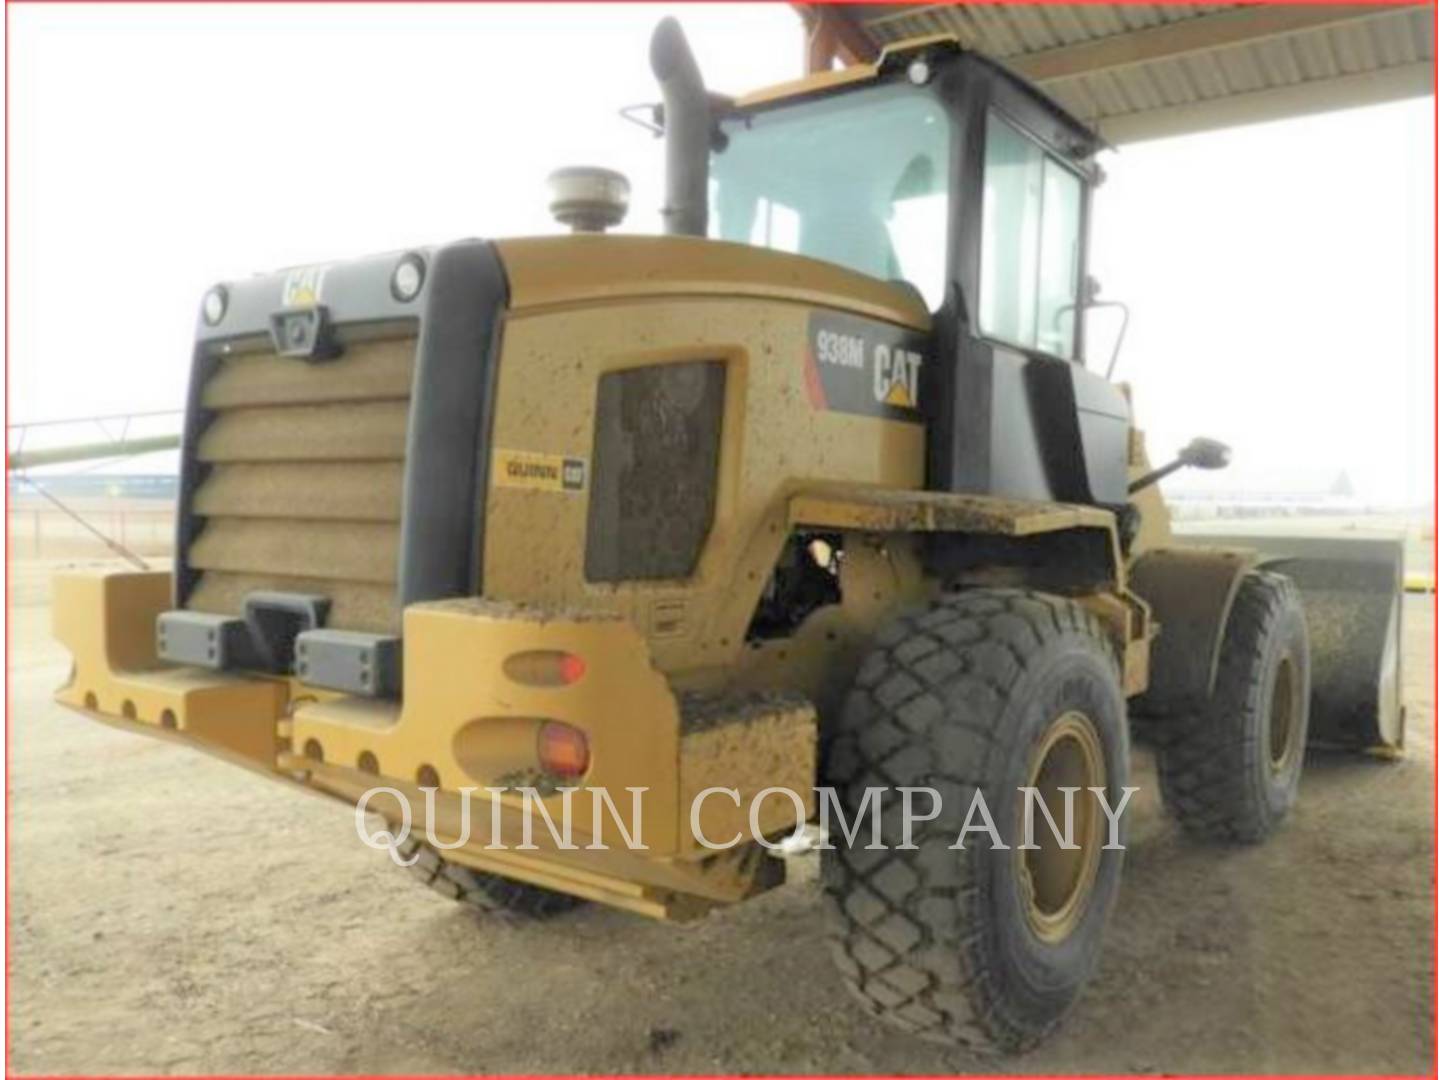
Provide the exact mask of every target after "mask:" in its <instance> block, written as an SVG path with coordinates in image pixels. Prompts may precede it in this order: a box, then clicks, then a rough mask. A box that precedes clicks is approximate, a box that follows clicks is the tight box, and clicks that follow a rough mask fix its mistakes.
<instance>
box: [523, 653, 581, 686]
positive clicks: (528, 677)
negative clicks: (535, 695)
mask: <svg viewBox="0 0 1440 1080" xmlns="http://www.w3.org/2000/svg"><path fill="white" fill-rule="evenodd" d="M505 674H506V675H507V676H508V677H509V678H511V679H514V680H515V681H516V682H518V683H520V685H522V686H570V685H571V684H573V683H577V682H579V681H580V680H581V679H583V678H584V677H585V661H584V660H582V659H581V658H580V657H578V656H576V655H575V654H574V653H568V652H561V651H560V650H558V649H531V650H530V651H528V652H521V653H515V654H513V655H511V656H507V657H506V658H505Z"/></svg>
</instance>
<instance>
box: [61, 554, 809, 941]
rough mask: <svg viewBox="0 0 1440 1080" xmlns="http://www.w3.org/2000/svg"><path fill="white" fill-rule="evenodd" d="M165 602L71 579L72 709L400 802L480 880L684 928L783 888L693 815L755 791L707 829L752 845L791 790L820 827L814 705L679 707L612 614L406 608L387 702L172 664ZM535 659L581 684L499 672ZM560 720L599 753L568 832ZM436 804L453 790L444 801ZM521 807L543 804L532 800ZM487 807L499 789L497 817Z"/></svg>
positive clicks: (138, 590)
mask: <svg viewBox="0 0 1440 1080" xmlns="http://www.w3.org/2000/svg"><path fill="white" fill-rule="evenodd" d="M169 604H170V575H169V574H168V573H163V572H156V573H120V572H109V573H74V574H64V575H60V576H59V577H57V579H56V581H55V633H56V636H57V637H58V638H59V639H60V641H61V642H62V643H63V644H64V645H65V646H66V647H67V648H68V649H69V650H70V652H71V654H72V657H73V659H74V668H73V672H72V675H71V678H70V680H69V681H68V682H67V683H66V685H65V686H63V687H62V688H61V689H60V690H59V691H58V692H57V694H56V699H57V700H58V701H59V702H60V703H62V704H64V705H67V706H69V707H71V708H73V709H76V710H77V711H80V712H83V713H86V714H87V715H90V716H92V717H95V718H97V719H100V720H103V721H105V722H107V723H111V724H114V725H117V726H121V727H124V728H127V729H130V730H134V731H138V732H145V733H149V734H156V735H160V736H163V737H168V738H171V739H175V740H179V741H181V742H184V743H187V744H189V745H191V746H194V747H195V748H197V749H201V750H204V751H206V752H208V753H212V754H216V755H218V756H221V757H223V758H226V759H227V760H231V761H234V762H236V763H238V764H243V765H246V766H249V767H252V768H255V769H258V770H260V771H263V772H265V773H267V774H269V775H271V776H273V777H275V778H277V779H283V780H287V781H290V782H295V783H299V784H302V785H305V786H307V787H311V788H313V789H316V790H318V791H321V792H324V793H326V794H329V795H331V796H333V797H335V798H337V799H340V800H342V801H344V802H347V803H351V804H354V803H357V802H359V801H361V800H362V799H363V798H365V796H366V793H367V792H369V791H372V790H373V789H377V788H385V789H389V790H388V792H387V793H385V794H383V795H381V796H379V797H378V798H377V797H372V798H371V800H370V801H369V804H368V806H369V809H370V810H373V811H376V812H379V813H380V814H382V815H383V816H384V817H386V818H387V819H389V820H390V821H391V822H392V823H394V824H399V823H401V822H402V821H403V819H404V814H403V812H402V810H401V808H400V804H399V800H401V799H403V800H405V802H407V803H408V806H409V812H410V824H411V828H412V829H414V830H417V831H420V830H425V829H427V828H428V829H429V830H430V831H431V834H432V836H433V838H434V839H435V840H437V841H439V842H440V843H442V844H445V845H447V846H448V845H450V844H456V845H457V846H455V847H454V848H453V849H449V850H447V851H446V852H445V854H446V857H447V858H449V859H452V860H454V861H456V862H460V863H463V864H466V865H470V866H473V867H475V868H477V869H482V870H487V871H491V872H494V873H499V874H503V875H506V876H509V877H514V878H517V879H519V880H524V881H528V882H530V883H532V884H538V885H543V886H545V887H548V888H553V889H558V890H561V891H565V892H570V893H574V894H577V895H581V896H585V897H587V898H589V899H594V900H600V901H603V902H606V903H610V904H613V905H615V906H619V907H625V908H629V909H631V910H635V911H640V912H642V913H645V914H650V915H657V916H675V915H684V914H687V913H690V912H692V911H697V910H703V908H704V907H706V906H708V905H711V904H715V903H725V902H732V901H735V900H739V899H741V898H743V897H745V896H748V895H750V894H751V893H753V892H755V891H757V890H759V889H761V888H764V887H767V886H768V885H771V884H774V883H776V882H777V881H778V876H777V873H776V871H777V870H778V868H779V865H778V864H777V863H776V862H775V861H774V860H770V859H761V858H758V855H759V854H760V852H759V851H758V850H757V848H756V845H755V844H753V843H751V842H748V841H747V842H744V843H741V844H739V845H737V846H735V847H733V848H730V849H728V850H724V851H715V850H712V849H709V848H706V847H705V846H703V845H702V844H701V842H700V840H699V839H698V838H697V837H696V835H695V833H694V830H693V829H692V806H693V805H694V804H695V801H696V798H697V796H699V795H700V794H701V793H702V792H704V791H705V790H706V789H709V788H715V787H721V788H734V789H736V790H737V791H738V792H739V795H740V798H739V805H738V806H737V805H736V804H735V802H732V801H731V800H730V799H728V798H708V799H705V800H703V802H701V804H700V805H701V810H700V813H699V816H698V818H697V819H696V820H695V821H694V824H696V825H698V826H699V829H700V830H701V832H702V833H703V835H704V836H705V837H707V838H709V839H711V840H712V841H714V842H720V843H723V842H726V841H728V840H729V839H731V838H732V837H734V836H735V835H737V834H745V835H747V836H748V835H749V834H750V833H751V829H750V824H749V820H748V818H749V809H750V804H751V800H752V798H753V796H754V795H755V794H756V793H758V792H760V791H761V790H763V789H764V788H767V787H784V788H789V789H791V790H793V791H795V792H797V793H798V794H799V795H800V796H801V800H802V803H803V805H804V808H805V810H806V813H807V816H808V815H809V814H810V813H813V811H814V790H813V785H814V776H815V737H816V723H815V714H814V710H813V708H812V707H811V706H810V705H809V704H808V703H807V702H804V701H802V700H797V699H793V698H792V699H783V698H746V699H739V700H735V701H715V700H705V701H690V700H689V699H687V700H686V702H685V703H683V704H682V702H681V701H680V699H678V698H677V696H676V694H675V693H674V692H673V691H672V690H671V688H670V685H669V683H668V681H667V680H666V679H665V677H664V676H663V675H661V674H660V673H659V672H658V671H656V670H655V668H654V667H653V666H652V664H651V659H650V655H649V650H648V647H647V645H646V642H645V640H644V639H643V638H642V637H641V636H640V635H639V634H638V633H637V632H636V631H635V629H634V628H633V627H632V626H631V625H630V624H629V623H628V622H627V621H626V620H624V619H622V618H620V617H618V616H611V615H604V614H595V613H589V612H585V613H566V612H544V611H535V610H527V609H518V608H515V607H514V606H511V605H503V604H496V603H491V602H487V601H483V600H478V599H467V600H444V601H435V602H431V603H423V604H415V605H412V606H411V607H409V608H407V609H406V610H405V614H404V629H405V632H404V639H403V640H404V646H403V647H404V651H405V656H404V665H403V670H404V683H405V686H404V694H403V698H402V700H401V701H399V702H387V701H381V700H376V699H370V698H361V697H352V696H349V695H344V694H337V693H334V692H330V691H324V690H315V689H312V688H310V687H307V686H305V685H304V684H303V683H300V682H298V681H297V680H295V679H293V678H285V677H270V676H260V675H254V676H252V675H244V674H234V673H227V672H214V671H207V670H202V669H198V668H191V667H182V666H175V665H167V664H165V663H163V662H162V661H160V660H158V659H157V658H156V655H155V620H156V617H157V616H158V615H159V614H160V613H161V612H162V611H164V610H166V609H167V608H168V606H169ZM529 650H560V651H565V652H570V653H574V654H576V655H579V656H581V657H583V659H584V661H585V675H584V677H583V678H582V679H581V680H580V681H579V682H577V683H575V684H574V685H568V686H545V687H538V686H527V685H521V684H520V683H518V682H516V681H515V680H513V679H510V678H509V677H507V675H506V673H505V670H504V663H505V660H506V658H507V657H510V656H512V655H514V654H516V653H519V652H526V651H529ZM545 721H559V722H562V723H565V724H569V725H571V726H572V727H575V728H578V729H579V730H581V731H583V732H584V733H585V734H586V736H587V738H588V740H589V745H590V753H591V758H590V760H591V764H590V768H589V770H588V771H587V772H586V774H585V775H584V777H583V778H582V779H580V780H577V781H573V782H572V783H574V784H575V786H576V787H577V789H578V790H577V791H575V792H574V793H573V795H572V796H571V797H570V802H569V812H568V814H566V812H565V797H564V796H563V795H561V794H559V793H556V792H555V784H554V782H553V779H552V780H550V781H549V782H548V783H547V778H546V777H545V776H544V775H543V774H542V773H541V772H540V771H539V769H538V757H537V755H536V749H535V746H536V735H537V733H538V730H539V727H540V725H541V724H543V723H544V722H545ZM437 780H438V782H437ZM422 784H423V785H425V786H431V787H437V788H438V789H439V790H438V792H437V793H436V794H435V796H434V797H433V799H432V800H430V801H429V802H428V803H427V799H426V796H425V794H424V792H423V791H422V790H421V785H422ZM526 787H529V788H532V789H535V790H536V791H537V792H538V795H537V796H531V797H529V798H527V797H526V795H525V794H524V793H523V792H522V791H521V790H520V789H522V788H526ZM486 788H492V789H497V790H498V794H497V796H496V798H497V800H498V804H499V807H500V809H499V812H498V814H497V815H495V816H492V804H491V796H490V794H488V793H487V792H486V791H485V790H484V789H486ZM467 789H468V790H467ZM635 789H638V791H639V795H638V804H637V802H636V800H635V797H634V795H633V791H634V790H635ZM597 791H603V792H604V794H605V795H606V796H608V802H606V801H605V800H604V799H603V798H601V797H598V796H597ZM467 802H468V808H469V812H468V825H467V820H466V819H467V814H466V807H467ZM537 804H538V805H540V806H543V807H544V809H545V810H546V811H547V812H548V814H549V815H550V817H551V818H552V819H553V820H554V821H556V822H557V824H559V823H562V822H563V820H564V819H565V818H568V820H569V823H570V826H571V830H572V836H571V845H573V846H562V845H561V844H560V843H559V842H557V840H556V838H555V837H554V836H553V835H552V834H551V833H550V831H549V829H548V827H547V825H546V824H545V822H544V821H543V820H540V819H538V818H537V817H536V816H535V814H534V810H535V808H536V806H537ZM637 809H638V815H637V813H636V812H635V811H636V810H637ZM432 810H433V812H432ZM527 811H528V812H530V813H531V818H532V820H531V822H530V828H529V830H528V831H527V830H526V828H525V819H526V814H527ZM757 821H758V824H759V825H760V830H759V831H760V833H761V834H764V835H769V834H772V833H776V832H786V831H789V829H790V828H793V826H794V810H793V807H792V806H791V805H790V802H789V800H787V799H783V798H771V799H768V800H766V801H765V802H763V803H761V804H760V813H759V816H758V818H757ZM496 824H498V828H495V827H494V826H495V825H496ZM527 835H528V840H529V843H528V844H526V848H527V849H526V850H520V849H521V846H522V844H525V843H526V839H527ZM627 837H629V838H633V843H630V842H627V839H626V838H627ZM600 845H604V846H603V847H601V846H600Z"/></svg>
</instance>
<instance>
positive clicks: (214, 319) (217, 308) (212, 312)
mask: <svg viewBox="0 0 1440 1080" xmlns="http://www.w3.org/2000/svg"><path fill="white" fill-rule="evenodd" d="M229 303H230V297H229V295H228V294H227V293H226V292H225V286H224V285H216V286H215V287H214V288H213V289H211V290H210V291H209V292H207V293H206V294H205V299H204V301H203V302H202V303H201V305H200V310H201V313H202V314H203V315H204V316H205V321H206V322H207V323H209V324H210V325H211V326H214V325H216V324H217V323H219V321H220V320H221V319H223V318H224V317H225V308H226V307H227V306H228V305H229Z"/></svg>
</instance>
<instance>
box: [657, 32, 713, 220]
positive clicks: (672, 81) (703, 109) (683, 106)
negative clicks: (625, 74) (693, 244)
mask: <svg viewBox="0 0 1440 1080" xmlns="http://www.w3.org/2000/svg"><path fill="white" fill-rule="evenodd" d="M650 69H651V70H652V71H654V72H655V78H656V79H657V80H659V83H660V93H661V94H662V95H663V97H664V99H665V205H664V206H663V207H661V209H660V215H661V217H663V218H664V219H665V231H666V232H667V233H669V234H670V235H672V236H704V235H705V232H706V226H707V224H708V219H709V194H710V193H709V182H710V128H711V124H712V120H711V116H710V98H709V96H708V95H707V94H706V93H705V82H704V80H703V79H701V78H700V68H699V66H698V65H697V64H696V63H695V55H694V54H693V53H692V52H691V51H690V44H689V42H687V41H686V40H685V31H683V30H681V29H680V23H679V22H678V21H677V20H676V19H674V18H673V17H670V16H666V17H665V18H663V19H661V20H660V23H659V25H658V26H656V27H655V33H654V34H653V35H652V36H651V38H650Z"/></svg>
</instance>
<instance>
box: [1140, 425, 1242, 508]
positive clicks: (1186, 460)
mask: <svg viewBox="0 0 1440 1080" xmlns="http://www.w3.org/2000/svg"><path fill="white" fill-rule="evenodd" d="M1229 464H1230V447H1228V446H1226V445H1225V444H1224V443H1223V442H1220V441H1219V440H1218V439H1207V438H1205V437H1204V436H1197V437H1195V438H1193V439H1191V440H1190V442H1189V444H1188V445H1187V446H1186V447H1185V449H1183V450H1181V451H1180V456H1179V457H1177V458H1176V459H1175V460H1174V461H1172V462H1170V464H1168V465H1161V466H1160V468H1158V469H1152V470H1151V471H1150V472H1148V473H1146V474H1145V475H1144V476H1142V477H1140V479H1138V480H1135V481H1133V482H1132V483H1131V484H1130V494H1131V495H1134V494H1135V493H1136V492H1137V491H1142V490H1144V489H1145V488H1147V487H1149V486H1150V485H1151V484H1154V483H1156V482H1158V481H1160V480H1164V479H1165V477H1167V476H1169V475H1170V474H1171V473H1173V472H1174V471H1175V470H1176V469H1183V468H1185V467H1186V466H1187V465H1188V466H1190V467H1191V468H1195V469H1223V468H1225V466H1226V465H1229Z"/></svg>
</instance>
